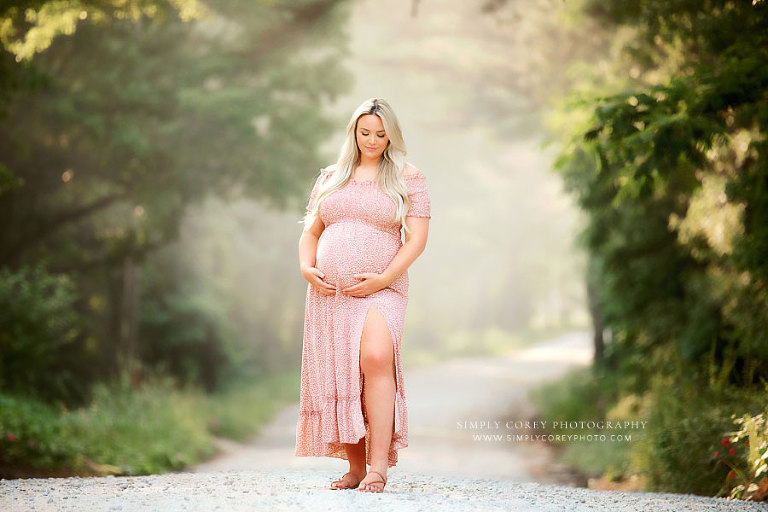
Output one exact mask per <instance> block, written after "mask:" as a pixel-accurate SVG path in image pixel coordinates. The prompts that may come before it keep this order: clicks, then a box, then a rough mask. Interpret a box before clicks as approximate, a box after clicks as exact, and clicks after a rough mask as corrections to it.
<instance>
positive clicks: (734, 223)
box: [557, 1, 768, 387]
mask: <svg viewBox="0 0 768 512" xmlns="http://www.w3.org/2000/svg"><path fill="white" fill-rule="evenodd" d="M586 9H587V10H588V11H589V12H591V13H592V14H593V15H595V16H597V17H599V18H600V19H602V20H603V21H605V22H606V23H613V24H625V25H629V26H631V27H632V28H633V30H635V31H636V32H635V34H636V36H635V38H634V39H632V40H631V42H630V43H629V44H628V48H626V50H627V52H625V56H628V57H629V60H630V64H629V65H631V66H634V67H635V68H639V69H641V70H643V71H645V73H646V74H645V75H643V71H640V72H639V73H635V74H637V75H639V77H638V80H636V83H635V84H634V86H632V87H629V88H626V87H623V90H621V92H618V93H612V94H604V95H599V96H596V97H592V98H589V97H587V98H586V99H582V100H581V101H577V102H574V103H573V105H574V107H573V108H580V109H590V110H591V114H592V115H591V119H590V120H589V124H588V125H585V126H579V127H576V128H575V129H574V131H573V133H572V134H571V135H572V137H571V139H570V142H569V144H568V145H567V146H565V147H564V149H563V151H562V153H561V155H560V158H559V159H558V161H557V169H558V170H559V171H560V172H561V174H562V175H563V178H564V180H565V182H566V185H567V186H568V188H569V190H571V191H572V192H573V193H574V194H575V195H576V196H577V200H578V202H579V204H580V206H581V207H582V208H583V209H584V210H585V211H586V213H587V214H588V224H587V227H586V229H585V230H584V232H583V233H582V236H581V241H582V243H583V244H584V246H585V247H586V248H587V249H588V250H589V252H590V257H591V259H592V260H593V261H594V266H593V267H594V269H595V273H594V275H591V276H590V280H591V281H592V282H593V283H596V288H597V299H598V302H599V304H600V310H601V311H602V314H603V317H604V318H603V321H604V324H605V325H606V326H607V327H608V328H610V329H611V331H612V332H614V333H615V336H614V341H613V342H612V343H610V344H608V346H607V347H606V358H607V362H608V364H609V366H610V367H612V368H614V369H618V368H621V369H623V370H624V371H633V372H637V374H638V375H639V376H641V379H640V381H639V382H638V384H639V385H640V386H641V387H647V386H648V385H649V379H650V377H651V376H650V374H649V372H647V371H644V370H643V369H642V365H639V364H634V363H633V361H635V360H637V359H638V358H640V359H639V360H638V362H642V363H644V366H645V367H646V368H647V367H651V368H654V369H656V370H657V371H661V372H663V373H665V374H675V373H677V372H680V371H683V369H684V371H685V372H686V373H693V374H704V373H709V375H710V376H711V377H712V385H715V386H725V385H739V386H753V385H755V384H757V383H758V382H759V381H760V379H761V378H768V373H766V372H767V370H766V369H767V368H768V364H766V363H768V339H766V335H765V334H764V333H765V332H766V331H768V323H767V321H766V316H765V315H764V314H759V313H758V311H765V310H766V308H767V307H768V294H767V293H766V282H768V281H767V280H766V277H768V273H767V272H766V262H767V261H768V242H766V241H768V194H766V188H765V187H766V185H765V184H766V183H768V151H766V149H768V147H766V146H765V142H764V141H763V140H762V139H763V138H764V136H763V135H762V134H761V128H762V127H763V126H765V124H764V121H765V120H766V119H768V104H766V103H765V100H764V98H765V93H766V90H768V66H765V62H768V50H767V49H766V48H768V45H767V44H766V43H768V35H767V33H766V32H765V30H764V27H765V26H766V23H768V7H766V4H765V3H764V2H759V3H755V4H754V5H750V4H749V3H746V2H736V3H734V2H715V3H714V4H713V5H709V6H706V7H705V6H704V5H703V4H696V3H690V2H685V1H673V2H642V3H639V4H636V5H633V6H629V5H627V4H626V3H624V2H608V3H607V4H606V3H605V2H600V3H599V4H597V3H589V4H588V5H587V7H586ZM691 26H693V27H696V30H693V31H692V30H691V29H690V27H691ZM683 27H685V30H683ZM723 27H731V28H734V30H733V31H732V32H727V31H724V30H723ZM736 27H738V29H736ZM687 52H690V53H687ZM664 57H666V60H667V61H668V62H675V63H676V65H675V66H674V67H669V66H668V67H667V68H664V69H662V68H661V63H662V62H664V61H665V59H664ZM622 65H624V64H622ZM667 74H668V75H667ZM653 81H655V83H653ZM712 183H722V184H718V185H717V186H719V187H721V192H719V193H714V194H713V193H711V191H709V190H708V191H704V190H703V187H707V188H708V189H710V190H711V188H712V187H711V184H712ZM730 210H733V211H738V212H740V213H738V214H737V215H725V214H724V213H722V212H727V211H730ZM745 311H748V312H750V313H749V314H744V313H743V312H745ZM678 356H680V359H679V361H680V362H679V364H676V365H672V364H670V363H669V361H672V360H674V361H678ZM680 365H682V366H680Z"/></svg>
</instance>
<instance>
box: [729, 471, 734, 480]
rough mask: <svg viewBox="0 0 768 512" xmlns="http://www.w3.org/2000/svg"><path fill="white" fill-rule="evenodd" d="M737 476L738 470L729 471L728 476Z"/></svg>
mask: <svg viewBox="0 0 768 512" xmlns="http://www.w3.org/2000/svg"><path fill="white" fill-rule="evenodd" d="M735 476H736V472H735V471H731V472H730V473H728V478H733V477H735Z"/></svg>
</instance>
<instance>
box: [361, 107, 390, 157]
mask: <svg viewBox="0 0 768 512" xmlns="http://www.w3.org/2000/svg"><path fill="white" fill-rule="evenodd" d="M356 137H357V147H358V149H359V150H360V154H361V155H364V156H366V157H368V158H372V159H374V160H376V159H378V158H379V157H380V156H381V155H382V153H384V150H385V149H387V144H389V137H387V132H386V131H384V125H383V124H382V122H381V118H380V117H379V116H377V115H375V114H365V115H364V116H360V119H358V120H357V134H356Z"/></svg>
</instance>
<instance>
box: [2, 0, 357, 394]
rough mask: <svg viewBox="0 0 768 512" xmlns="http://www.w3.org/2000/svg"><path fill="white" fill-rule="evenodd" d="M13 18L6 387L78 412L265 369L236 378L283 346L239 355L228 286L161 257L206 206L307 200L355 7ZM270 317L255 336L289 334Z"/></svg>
mask: <svg viewBox="0 0 768 512" xmlns="http://www.w3.org/2000/svg"><path fill="white" fill-rule="evenodd" d="M340 7H341V8H340ZM0 14H1V15H2V20H3V24H2V29H1V30H2V32H0V39H2V43H3V48H4V51H3V52H2V54H1V55H0V58H1V59H2V65H0V103H1V104H2V106H3V118H2V120H1V121H0V218H1V219H2V220H3V222H2V224H0V268H2V269H3V274H2V275H3V278H2V296H1V297H0V304H2V306H0V310H2V311H3V313H2V315H3V321H2V324H1V325H2V331H1V332H0V347H2V348H1V349H0V389H4V390H7V391H13V392H17V393H23V394H32V395H36V396H40V397H46V398H49V399H61V400H64V401H65V402H67V403H82V402H84V401H85V400H86V399H87V396H88V389H89V386H90V385H91V384H92V383H93V382H95V381H98V380H102V379H107V378H113V377H115V376H116V375H117V374H118V373H119V372H120V371H126V372H131V373H132V374H133V375H134V378H139V377H138V375H139V374H138V371H139V367H140V366H142V367H145V369H147V370H151V369H153V368H157V369H159V368H161V367H162V368H163V369H164V370H163V371H168V372H170V373H171V374H173V375H175V376H177V377H178V378H179V379H180V380H181V381H182V382H194V383H198V384H201V385H204V386H205V387H206V389H209V390H213V389H216V388H218V387H220V386H221V385H222V383H223V381H224V380H225V377H233V376H234V375H235V374H236V373H237V372H236V371H235V370H236V369H237V368H240V369H243V370H245V369H249V368H250V369H252V370H253V369H256V370H264V367H263V366H264V365H265V364H267V363H262V364H261V366H259V364H256V365H255V368H254V365H251V364H245V365H239V366H238V363H239V362H240V363H242V362H244V361H245V362H246V363H253V362H254V361H256V362H258V361H260V360H261V357H257V354H258V355H259V356H260V355H261V352H262V351H268V350H271V349H268V348H267V347H272V346H273V343H272V342H273V341H274V340H273V339H269V337H267V338H265V339H263V340H262V342H261V343H257V344H252V343H250V342H251V341H252V339H249V340H248V341H249V343H243V342H241V341H239V339H238V337H237V335H236V333H235V332H234V331H233V328H232V324H233V322H232V319H231V318H228V315H229V314H230V310H228V309H227V307H226V305H225V303H226V299H223V298H222V297H221V296H220V295H217V293H219V292H221V290H215V289H213V288H212V287H210V286H208V285H207V284H206V283H201V282H199V280H197V281H196V280H195V279H194V277H193V276H192V274H191V273H190V270H189V268H188V267H184V266H180V265H178V262H177V260H176V259H175V257H174V256H173V255H172V254H165V255H163V254H162V251H163V249H168V250H171V251H173V249H172V247H171V244H172V242H173V241H174V240H176V239H177V238H178V230H179V225H180V221H181V219H182V217H183V215H184V214H185V213H186V212H188V211H189V210H191V209H194V208H195V207H196V205H199V204H200V203H201V202H202V201H203V200H204V199H205V198H207V197H210V196H217V197H222V198H224V199H225V200H227V199H233V198H236V197H248V198H253V199H258V200H261V201H262V202H263V203H264V204H267V205H272V206H274V207H285V205H286V204H287V202H288V200H289V198H292V197H295V196H296V195H303V193H304V190H303V189H304V187H303V183H304V182H305V181H307V180H308V179H312V174H313V171H312V170H313V169H314V167H316V163H317V161H318V144H319V143H320V142H321V141H322V139H323V134H324V133H325V132H327V131H328V130H330V129H331V128H332V127H333V126H335V124H331V122H330V120H329V119H328V118H327V117H326V116H324V115H323V114H322V113H321V112H320V111H319V109H318V108H317V106H318V104H321V103H322V102H323V101H330V100H332V99H333V98H334V97H335V95H337V94H338V93H339V92H340V91H341V90H343V86H342V84H344V83H345V80H343V79H342V78H344V77H347V75H346V74H345V72H344V70H343V69H341V67H340V66H339V65H338V63H339V62H340V59H339V58H338V56H339V52H340V51H341V50H342V49H343V38H342V36H340V35H338V34H339V31H338V28H337V27H338V24H339V22H340V21H341V20H342V19H343V15H344V11H343V2H337V1H299V2H266V1H245V0H243V1H237V0H232V1H222V2H216V3H215V5H213V4H211V5H209V4H203V3H201V2H197V1H195V0H174V1H144V0H135V1H129V2H123V1H120V2H118V1H108V2H91V1H87V0H86V1H48V2H42V1H37V2H35V1H30V2H16V3H13V4H11V5H6V6H5V7H4V8H3V10H2V12H0ZM264 242H265V246H267V245H268V244H269V241H268V240H267V239H265V240H264ZM176 256H178V254H176ZM221 256H222V258H221V259H222V261H220V262H219V264H223V263H225V262H224V261H223V260H224V258H225V257H226V255H221ZM257 315H258V318H254V319H251V320H250V322H251V324H250V325H251V326H254V327H256V328H260V329H263V330H264V331H265V332H269V331H270V330H272V331H278V330H279V328H278V327H277V326H270V325H271V323H272V322H273V318H272V317H271V316H270V315H269V314H268V313H267V312H265V311H264V312H259V313H257ZM274 350H275V351H277V352H279V351H280V350H281V349H280V345H278V346H277V347H276V348H274ZM277 359H279V357H277ZM284 359H285V358H284Z"/></svg>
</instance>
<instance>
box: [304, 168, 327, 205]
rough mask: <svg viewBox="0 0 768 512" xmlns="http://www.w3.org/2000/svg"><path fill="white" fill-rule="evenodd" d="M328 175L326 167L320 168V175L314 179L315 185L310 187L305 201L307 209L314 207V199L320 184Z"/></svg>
mask: <svg viewBox="0 0 768 512" xmlns="http://www.w3.org/2000/svg"><path fill="white" fill-rule="evenodd" d="M327 177H328V171H327V170H326V169H320V175H319V176H318V177H317V179H316V180H315V186H314V187H312V192H310V194H309V202H308V203H307V211H310V210H312V208H314V207H315V200H316V199H317V194H318V191H319V190H320V185H322V184H323V182H324V181H325V179H326V178H327Z"/></svg>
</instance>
